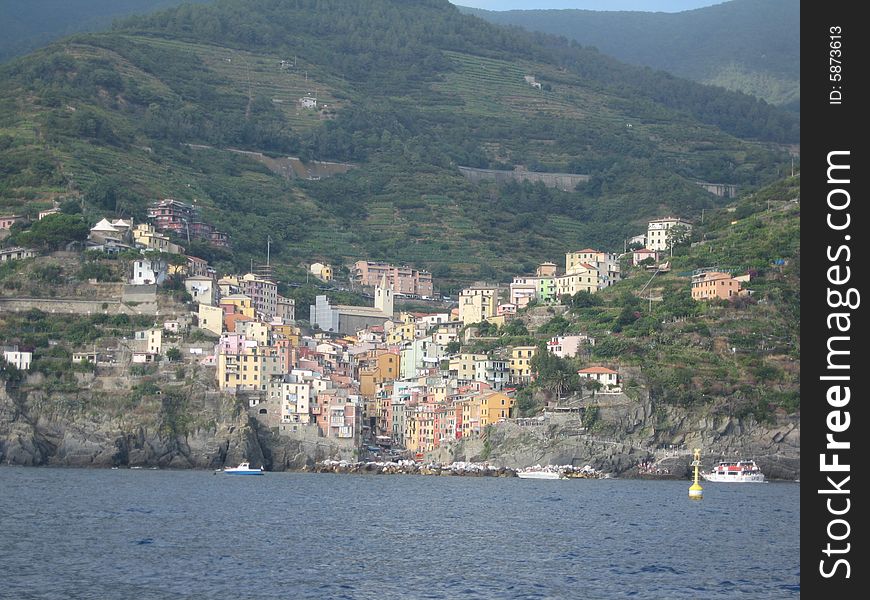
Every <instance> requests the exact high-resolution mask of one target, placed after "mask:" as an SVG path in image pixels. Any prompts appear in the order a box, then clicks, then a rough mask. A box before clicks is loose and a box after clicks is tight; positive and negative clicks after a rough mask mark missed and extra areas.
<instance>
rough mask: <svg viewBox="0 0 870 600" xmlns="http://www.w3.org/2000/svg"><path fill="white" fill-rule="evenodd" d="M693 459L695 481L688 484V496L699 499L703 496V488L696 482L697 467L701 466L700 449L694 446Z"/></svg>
mask: <svg viewBox="0 0 870 600" xmlns="http://www.w3.org/2000/svg"><path fill="white" fill-rule="evenodd" d="M694 458H695V460H693V461H692V466H693V467H694V468H695V481H694V483H692V485H690V486H689V498H690V499H692V500H700V499H702V498H703V497H704V488H702V487H701V484H700V483H698V467H700V466H701V449H700V448H695V454H694Z"/></svg>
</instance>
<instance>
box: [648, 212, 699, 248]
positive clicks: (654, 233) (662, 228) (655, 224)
mask: <svg viewBox="0 0 870 600" xmlns="http://www.w3.org/2000/svg"><path fill="white" fill-rule="evenodd" d="M677 226H680V227H684V228H685V229H686V231H691V230H692V224H691V223H689V222H688V221H685V220H683V219H680V218H677V217H665V218H663V219H655V220H652V221H650V222H649V225H648V227H647V233H646V247H647V248H649V249H650V250H669V249H670V245H669V243H668V237H669V236H668V232H669V231H670V230H671V229H673V228H674V227H677Z"/></svg>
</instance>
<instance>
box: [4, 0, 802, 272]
mask: <svg viewBox="0 0 870 600" xmlns="http://www.w3.org/2000/svg"><path fill="white" fill-rule="evenodd" d="M526 76H531V77H534V78H535V79H534V81H535V82H537V83H539V84H540V88H536V87H533V86H532V85H530V84H529V83H528V82H527V81H526V79H525V77H526ZM306 97H307V98H314V97H316V98H317V102H318V105H317V107H316V108H305V107H303V106H302V105H301V103H300V102H299V100H300V99H301V98H306ZM798 141H799V124H798V122H797V119H796V118H795V117H794V116H792V115H789V114H787V113H785V112H783V111H780V110H777V109H775V108H772V107H770V106H767V105H766V104H764V103H761V102H759V101H757V100H755V99H753V98H750V97H748V96H745V95H742V94H737V93H730V92H727V93H726V92H722V91H721V90H713V89H710V88H706V87H704V86H700V85H698V84H695V83H691V82H688V81H685V80H680V79H677V78H674V77H672V76H669V75H667V74H662V73H653V72H651V71H649V70H645V69H641V68H637V67H631V66H628V65H624V64H622V63H619V62H617V61H615V60H613V59H610V58H608V57H605V56H603V55H601V54H600V53H598V52H596V51H594V50H590V49H586V48H580V47H577V46H576V45H571V44H568V43H565V42H564V41H560V40H557V39H555V38H551V37H546V36H541V35H530V34H526V33H522V32H509V31H504V30H502V29H501V28H497V27H495V26H492V25H487V24H485V23H483V22H481V21H480V20H478V19H476V18H474V17H470V16H465V15H462V14H460V12H459V11H458V10H456V9H455V8H454V7H453V6H452V5H450V4H449V3H447V2H446V0H420V1H417V2H398V1H397V0H396V1H393V0H381V1H379V2H372V3H355V2H347V1H339V0H327V1H323V0H320V1H314V0H296V1H290V0H268V1H262V0H261V1H257V2H254V1H253V0H222V1H220V2H215V3H214V4H210V5H185V6H181V7H179V8H177V9H172V10H168V11H165V12H162V13H158V14H157V15H154V16H148V17H136V18H131V19H129V20H127V21H125V22H123V23H120V24H118V25H117V26H116V27H115V28H114V29H113V31H111V32H108V33H101V34H89V35H79V36H75V37H72V38H67V39H66V40H64V41H62V42H59V43H57V44H54V45H52V46H49V47H47V48H44V49H42V50H39V51H37V52H35V53H33V54H32V55H29V56H27V57H23V58H20V59H16V60H14V61H12V62H10V63H9V64H7V65H4V66H2V67H0V212H4V213H5V212H12V213H23V214H31V215H32V214H35V212H36V211H38V210H40V209H42V208H45V207H47V206H50V204H51V201H52V200H54V199H58V198H82V199H83V200H84V206H85V215H86V217H87V219H89V220H90V221H91V222H96V220H98V219H99V218H101V217H102V216H104V215H106V214H113V213H114V214H123V215H133V216H136V217H138V218H141V217H142V215H143V214H144V208H145V206H146V204H147V202H149V201H151V200H154V199H157V198H163V197H173V198H176V199H179V200H183V201H189V202H192V201H194V200H196V201H197V203H198V204H199V205H200V206H202V207H203V212H204V216H205V217H206V218H207V220H209V221H210V222H213V223H214V224H215V225H216V226H217V227H218V228H219V229H221V230H223V231H227V232H229V233H230V236H231V241H232V252H231V253H227V252H225V251H220V250H217V249H214V248H210V247H203V246H199V247H194V248H190V249H189V250H190V251H191V252H193V253H195V254H197V255H200V256H203V258H206V259H208V260H210V261H212V262H213V263H215V264H216V265H217V266H218V268H219V269H231V268H243V267H245V266H246V265H248V264H249V261H250V260H252V259H253V260H257V261H258V262H259V261H261V260H262V259H263V254H264V253H265V248H266V240H267V236H269V237H271V239H272V246H271V251H272V260H273V264H277V268H278V270H279V275H281V277H282V279H284V280H287V279H288V278H293V277H297V276H298V275H299V274H300V273H301V270H300V268H301V265H303V264H304V263H306V262H311V261H312V260H314V259H318V258H321V259H326V260H329V261H330V262H332V263H334V264H342V263H345V262H347V261H351V262H352V261H353V260H355V259H358V258H370V259H383V260H389V261H395V262H403V263H409V264H413V265H415V266H417V267H422V268H426V269H429V270H430V271H432V272H433V274H434V275H435V277H436V279H437V280H438V284H441V285H443V286H444V287H450V286H454V285H458V284H461V283H463V282H468V281H470V280H474V279H478V278H503V277H505V276H507V275H509V274H510V273H515V272H517V271H518V270H520V269H518V266H520V267H523V268H525V267H526V266H527V265H533V264H535V262H536V261H540V260H546V259H548V258H551V257H552V256H556V255H559V254H561V253H564V252H565V251H566V249H568V248H569V247H571V246H575V245H577V244H582V245H584V246H588V245H596V246H601V247H603V248H605V249H616V248H621V247H622V241H623V240H624V239H625V238H626V237H627V236H628V235H630V234H633V233H634V232H636V231H637V230H638V228H639V227H642V226H643V223H644V220H645V219H647V218H650V217H656V216H661V215H662V214H664V213H678V214H681V215H684V216H687V217H695V216H697V215H699V214H700V213H701V210H702V209H712V208H714V207H716V206H719V205H721V204H722V203H723V202H724V200H723V199H721V198H717V197H715V196H713V195H711V194H709V193H708V192H706V191H704V190H703V189H702V188H701V187H699V186H698V185H697V183H696V182H698V181H704V182H716V183H728V184H736V185H738V186H740V187H741V189H747V188H749V189H751V188H753V187H755V186H758V185H760V184H763V183H765V182H767V181H770V180H772V179H774V178H776V177H777V176H778V175H779V174H781V173H782V172H783V169H784V168H785V164H786V161H788V155H787V152H786V150H785V146H784V144H790V143H796V142H798ZM231 150H236V151H231ZM237 150H245V151H248V153H240V152H238V151H237ZM252 153H253V154H252ZM257 153H261V154H257ZM288 155H290V156H295V157H298V158H300V159H301V160H302V161H304V162H305V163H307V164H312V163H311V161H313V160H320V161H336V162H343V163H349V164H351V165H353V168H351V170H350V171H349V172H348V173H347V174H345V175H336V176H334V177H331V178H323V179H317V180H306V179H304V178H303V179H298V178H288V177H285V176H284V174H283V173H282V172H281V171H280V169H275V165H274V162H275V161H272V160H271V159H273V158H280V157H284V156H288ZM460 165H462V166H470V167H479V168H496V169H507V170H510V169H513V168H515V167H518V166H519V167H523V168H525V169H528V170H530V171H542V172H568V173H577V174H585V175H589V178H590V179H589V182H588V183H585V184H581V185H580V186H578V188H577V189H576V190H574V191H560V190H558V189H553V188H546V187H544V186H542V185H531V184H517V183H509V184H500V185H496V184H488V183H486V184H481V185H474V184H472V183H470V182H469V181H467V180H466V179H465V178H464V177H463V176H462V174H461V173H460V172H459V170H458V168H457V167H458V166H460ZM270 167H272V169H270ZM273 169H275V170H273ZM276 171H278V172H276ZM436 285H437V284H436Z"/></svg>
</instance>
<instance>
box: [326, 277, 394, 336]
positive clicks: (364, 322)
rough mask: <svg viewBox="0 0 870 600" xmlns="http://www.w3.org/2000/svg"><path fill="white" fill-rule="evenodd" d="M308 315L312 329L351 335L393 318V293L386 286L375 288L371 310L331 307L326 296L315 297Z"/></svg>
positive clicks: (362, 307)
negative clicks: (318, 328) (317, 328)
mask: <svg viewBox="0 0 870 600" xmlns="http://www.w3.org/2000/svg"><path fill="white" fill-rule="evenodd" d="M382 281H383V278H382ZM309 315H310V319H309V320H310V323H311V325H312V327H313V326H318V327H320V329H322V330H323V331H328V332H332V333H342V334H346V335H352V334H354V333H356V332H357V331H359V330H360V329H365V328H366V327H369V326H372V325H384V323H386V322H387V321H389V320H390V319H392V318H393V291H392V290H391V289H390V288H389V287H388V286H384V287H382V286H377V287H376V288H375V305H374V307H373V308H369V307H365V306H342V305H332V304H330V303H329V300H328V299H327V297H326V296H316V297H315V303H314V304H313V305H311V307H310V311H309Z"/></svg>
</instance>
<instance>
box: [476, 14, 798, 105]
mask: <svg viewBox="0 0 870 600" xmlns="http://www.w3.org/2000/svg"><path fill="white" fill-rule="evenodd" d="M462 10H463V11H464V12H467V13H470V14H473V15H476V16H478V17H481V18H483V19H486V20H487V21H489V22H491V23H497V24H500V25H512V26H517V27H523V28H525V29H528V30H530V31H543V32H545V33H550V34H554V35H560V36H565V37H566V38H568V39H572V40H576V41H577V42H579V43H581V44H583V45H584V46H595V47H597V48H598V49H599V50H601V52H603V53H605V54H609V55H610V56H613V57H615V58H618V59H619V60H623V61H625V62H628V63H631V64H636V65H644V66H648V67H652V68H653V69H662V70H664V71H668V72H670V73H673V74H674V75H677V76H680V77H686V78H688V79H692V80H695V81H699V82H701V83H705V84H710V85H717V86H721V87H724V88H726V89H729V90H738V91H741V92H745V93H747V94H752V95H755V96H758V97H759V98H763V99H764V100H766V101H767V102H770V103H771V104H777V105H783V106H789V107H791V108H795V109H797V110H799V106H800V2H796V1H795V0H731V1H730V2H724V3H722V4H716V5H714V6H708V7H705V8H699V9H695V10H687V11H684V12H680V13H652V12H628V11H626V12H616V11H591V10H511V11H486V10H479V9H472V8H463V9H462Z"/></svg>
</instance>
